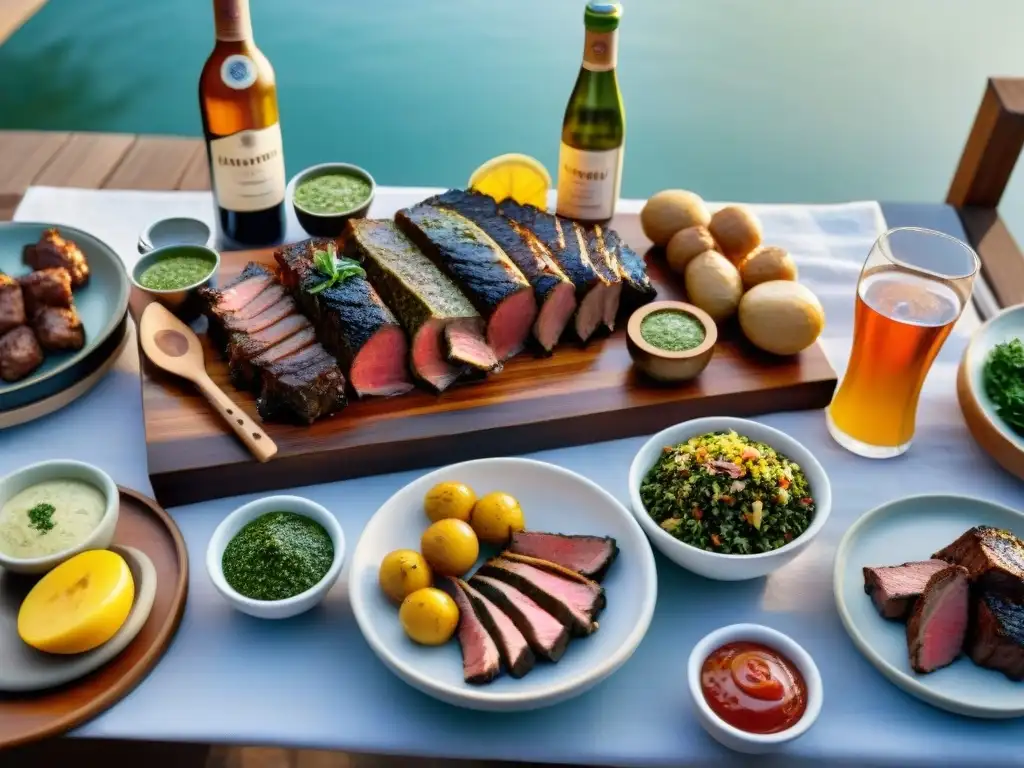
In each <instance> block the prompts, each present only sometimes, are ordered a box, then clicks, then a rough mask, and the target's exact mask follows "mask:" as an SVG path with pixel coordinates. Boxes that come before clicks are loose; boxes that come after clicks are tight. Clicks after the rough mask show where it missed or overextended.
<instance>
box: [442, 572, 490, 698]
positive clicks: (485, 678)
mask: <svg viewBox="0 0 1024 768" xmlns="http://www.w3.org/2000/svg"><path fill="white" fill-rule="evenodd" d="M440 586H442V587H444V589H445V591H447V592H448V593H449V594H450V595H451V596H452V597H453V598H454V600H455V605H457V606H458V608H459V625H458V627H456V629H455V635H456V637H458V638H459V647H460V648H462V678H463V679H464V680H465V681H466V682H467V683H469V684H470V685H484V684H485V683H489V682H491V681H492V680H493V679H494V678H496V677H497V676H498V675H499V674H501V652H500V651H499V650H498V644H497V643H496V642H495V641H494V638H493V637H491V633H490V632H488V631H487V628H486V627H485V626H484V623H483V622H482V621H481V620H480V617H479V616H478V615H477V613H476V611H474V610H473V604H472V603H471V602H470V601H469V596H468V595H467V594H466V593H465V592H464V591H463V590H462V589H461V588H460V587H459V586H458V585H457V584H455V583H454V582H453V581H452V580H450V579H447V578H445V579H442V580H441V583H440Z"/></svg>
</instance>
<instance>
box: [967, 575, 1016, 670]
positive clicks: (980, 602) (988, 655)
mask: <svg viewBox="0 0 1024 768" xmlns="http://www.w3.org/2000/svg"><path fill="white" fill-rule="evenodd" d="M967 654H968V655H969V656H970V657H971V659H972V660H973V661H974V663H975V664H977V665H979V666H982V667H988V668H989V669H996V670H999V671H1000V672H1002V673H1003V674H1004V675H1006V676H1007V677H1008V678H1010V679H1011V680H1024V606H1021V605H1020V603H1014V602H1010V601H1009V600H1004V599H1003V598H1002V597H999V596H998V595H982V596H981V597H979V598H977V599H976V600H975V602H974V620H973V621H972V622H971V631H970V637H969V638H968V641H967Z"/></svg>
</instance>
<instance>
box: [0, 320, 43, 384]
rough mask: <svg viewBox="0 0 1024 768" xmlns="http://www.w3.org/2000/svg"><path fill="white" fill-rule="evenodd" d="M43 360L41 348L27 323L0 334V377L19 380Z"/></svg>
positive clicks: (5, 379)
mask: <svg viewBox="0 0 1024 768" xmlns="http://www.w3.org/2000/svg"><path fill="white" fill-rule="evenodd" d="M42 362H43V349H42V347H40V346H39V341H38V340H37V339H36V335H35V334H34V333H32V329H31V328H29V327H28V326H27V325H19V326H18V327H17V328H14V329H13V330H10V331H8V332H7V333H5V334H4V335H3V336H0V379H3V380H4V381H20V380H21V379H24V378H25V377H26V376H28V375H29V374H30V373H32V371H34V370H35V369H36V368H38V367H39V366H40V365H41V364H42Z"/></svg>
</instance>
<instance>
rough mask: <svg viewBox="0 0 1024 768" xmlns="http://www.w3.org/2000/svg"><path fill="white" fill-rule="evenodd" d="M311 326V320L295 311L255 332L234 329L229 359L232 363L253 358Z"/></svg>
mask: <svg viewBox="0 0 1024 768" xmlns="http://www.w3.org/2000/svg"><path fill="white" fill-rule="evenodd" d="M310 327H311V326H310V324H309V320H307V319H306V318H305V317H303V316H302V315H300V314H299V313H298V312H294V313H293V314H290V315H287V316H286V317H283V318H281V319H280V320H278V321H277V322H276V323H274V324H273V325H268V326H267V327H266V328H263V329H261V330H259V331H256V332H255V333H249V332H247V331H234V332H232V333H231V337H230V343H229V353H228V360H229V362H230V363H232V364H237V363H239V362H241V361H242V360H251V359H252V358H254V357H256V356H257V355H260V354H262V353H264V352H265V351H267V350H268V349H270V348H271V347H272V346H274V345H275V344H278V343H280V342H282V341H284V340H285V339H287V338H288V337H289V336H292V335H294V334H296V333H298V332H299V331H302V330H305V329H307V328H310Z"/></svg>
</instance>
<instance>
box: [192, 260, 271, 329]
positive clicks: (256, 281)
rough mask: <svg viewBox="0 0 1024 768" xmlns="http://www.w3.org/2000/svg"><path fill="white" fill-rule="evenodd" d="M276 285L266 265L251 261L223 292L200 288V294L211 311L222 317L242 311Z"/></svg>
mask: <svg viewBox="0 0 1024 768" xmlns="http://www.w3.org/2000/svg"><path fill="white" fill-rule="evenodd" d="M275 284H276V283H275V281H274V274H273V273H272V272H271V271H270V269H268V268H267V266H266V265H264V264H257V263H256V262H254V261H251V262H249V263H248V264H247V265H246V266H245V269H243V270H242V272H241V274H240V275H239V276H238V277H236V278H235V279H234V280H232V281H231V282H230V283H229V284H228V285H225V286H224V287H223V288H222V289H221V290H219V291H217V290H214V289H212V288H200V289H199V293H200V294H202V295H203V296H204V297H205V298H206V300H207V302H208V303H209V304H210V311H211V312H213V313H214V314H216V315H221V316H222V315H225V314H226V313H229V312H237V311H238V310H240V309H242V308H243V307H245V306H246V305H248V304H249V303H251V302H252V301H253V300H254V299H255V298H256V297H257V296H259V295H260V294H261V293H263V291H265V290H266V289H267V288H270V287H271V286H272V285H275Z"/></svg>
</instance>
